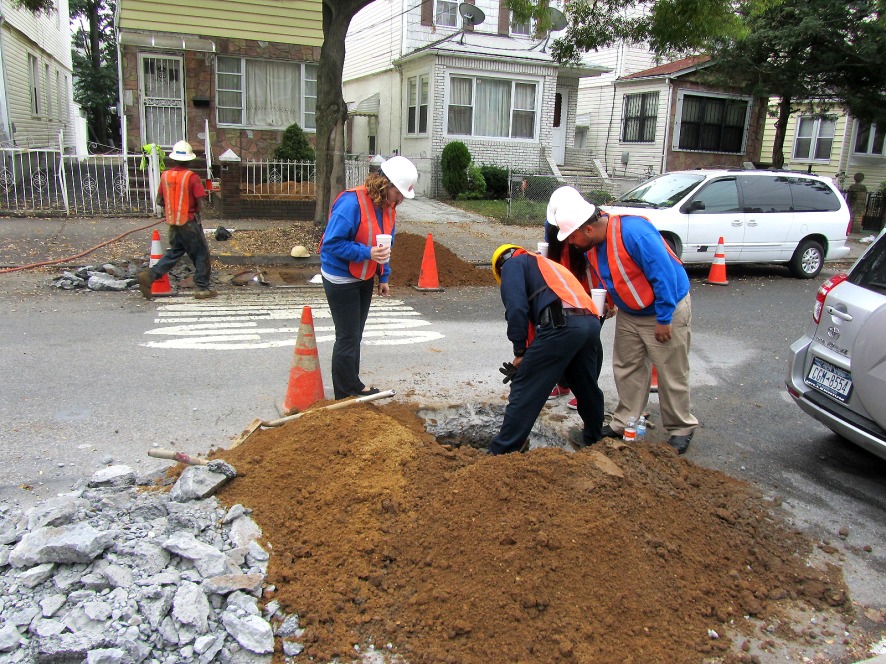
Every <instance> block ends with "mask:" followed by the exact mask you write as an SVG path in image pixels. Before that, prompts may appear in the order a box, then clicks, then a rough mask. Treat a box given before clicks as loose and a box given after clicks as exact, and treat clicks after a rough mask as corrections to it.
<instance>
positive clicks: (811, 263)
mask: <svg viewBox="0 0 886 664" xmlns="http://www.w3.org/2000/svg"><path fill="white" fill-rule="evenodd" d="M823 266H824V249H823V248H822V246H821V245H820V244H819V243H818V242H816V241H815V240H803V242H801V243H800V245H799V246H798V247H797V250H796V251H795V252H794V255H793V256H792V257H791V262H790V263H788V267H789V268H790V269H791V274H793V275H794V276H795V277H797V279H812V278H813V277H817V276H818V273H819V272H821V268H822V267H823Z"/></svg>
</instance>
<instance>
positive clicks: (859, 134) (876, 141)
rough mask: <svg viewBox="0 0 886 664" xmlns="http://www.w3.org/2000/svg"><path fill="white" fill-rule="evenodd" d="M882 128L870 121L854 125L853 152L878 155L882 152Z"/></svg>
mask: <svg viewBox="0 0 886 664" xmlns="http://www.w3.org/2000/svg"><path fill="white" fill-rule="evenodd" d="M883 136H884V133H883V130H882V129H880V128H878V127H877V125H875V124H871V123H870V122H861V121H859V122H858V124H856V125H855V150H854V151H855V153H856V154H869V155H875V156H879V155H882V154H883Z"/></svg>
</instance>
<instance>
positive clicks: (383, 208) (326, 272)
mask: <svg viewBox="0 0 886 664" xmlns="http://www.w3.org/2000/svg"><path fill="white" fill-rule="evenodd" d="M417 180H418V171H417V170H416V168H415V164H413V163H412V162H411V161H409V160H408V159H407V158H406V157H401V156H396V157H391V158H390V159H388V160H386V161H385V162H384V163H382V165H381V167H380V168H379V170H378V171H377V172H374V173H370V174H369V175H368V176H367V177H366V181H365V183H364V184H363V185H361V186H359V187H355V188H354V189H349V190H347V191H343V192H342V193H341V194H340V195H339V197H338V198H337V199H336V200H335V203H333V205H332V211H331V212H330V214H329V221H328V222H327V224H326V230H325V232H324V233H323V239H322V240H321V241H320V273H321V275H322V276H323V289H324V290H325V291H326V300H327V301H328V302H329V311H330V312H331V313H332V322H333V323H334V324H335V345H334V346H333V349H332V372H331V373H332V388H333V392H334V393H335V398H336V399H344V398H346V397H349V396H366V395H369V394H377V393H378V391H379V390H378V389H377V388H375V387H366V384H365V383H363V381H362V380H360V343H361V342H362V340H363V329H364V328H365V326H366V319H367V318H368V317H369V305H370V303H371V302H372V293H373V290H374V285H375V278H376V277H378V294H379V295H380V296H383V297H384V296H387V295H388V294H389V292H390V290H389V287H388V278H389V276H390V274H391V266H390V265H389V264H388V261H389V260H390V258H391V245H392V243H393V239H394V233H395V222H396V219H397V206H398V205H399V204H400V203H402V202H403V199H405V198H414V197H415V183H416V181H417ZM379 236H381V241H379ZM385 236H386V237H385Z"/></svg>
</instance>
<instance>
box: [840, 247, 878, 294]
mask: <svg viewBox="0 0 886 664" xmlns="http://www.w3.org/2000/svg"><path fill="white" fill-rule="evenodd" d="M847 281H850V282H851V283H853V284H855V285H856V286H862V287H863V288H867V289H869V290H872V291H877V292H878V293H883V294H886V234H884V235H880V239H879V240H877V243H876V244H875V245H874V246H873V247H871V248H870V249H868V251H866V252H865V254H864V255H863V256H862V257H861V258H859V259H858V263H856V264H855V267H854V268H852V271H851V272H850V273H849V278H848V279H847Z"/></svg>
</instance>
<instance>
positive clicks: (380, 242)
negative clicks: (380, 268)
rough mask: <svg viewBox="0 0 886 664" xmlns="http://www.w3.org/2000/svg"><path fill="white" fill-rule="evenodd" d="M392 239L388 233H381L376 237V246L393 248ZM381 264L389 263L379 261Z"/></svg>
mask: <svg viewBox="0 0 886 664" xmlns="http://www.w3.org/2000/svg"><path fill="white" fill-rule="evenodd" d="M391 239H392V237H391V236H390V235H388V234H387V233H379V234H378V235H376V236H375V246H377V247H390V246H391ZM379 262H380V263H387V262H388V261H379Z"/></svg>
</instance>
